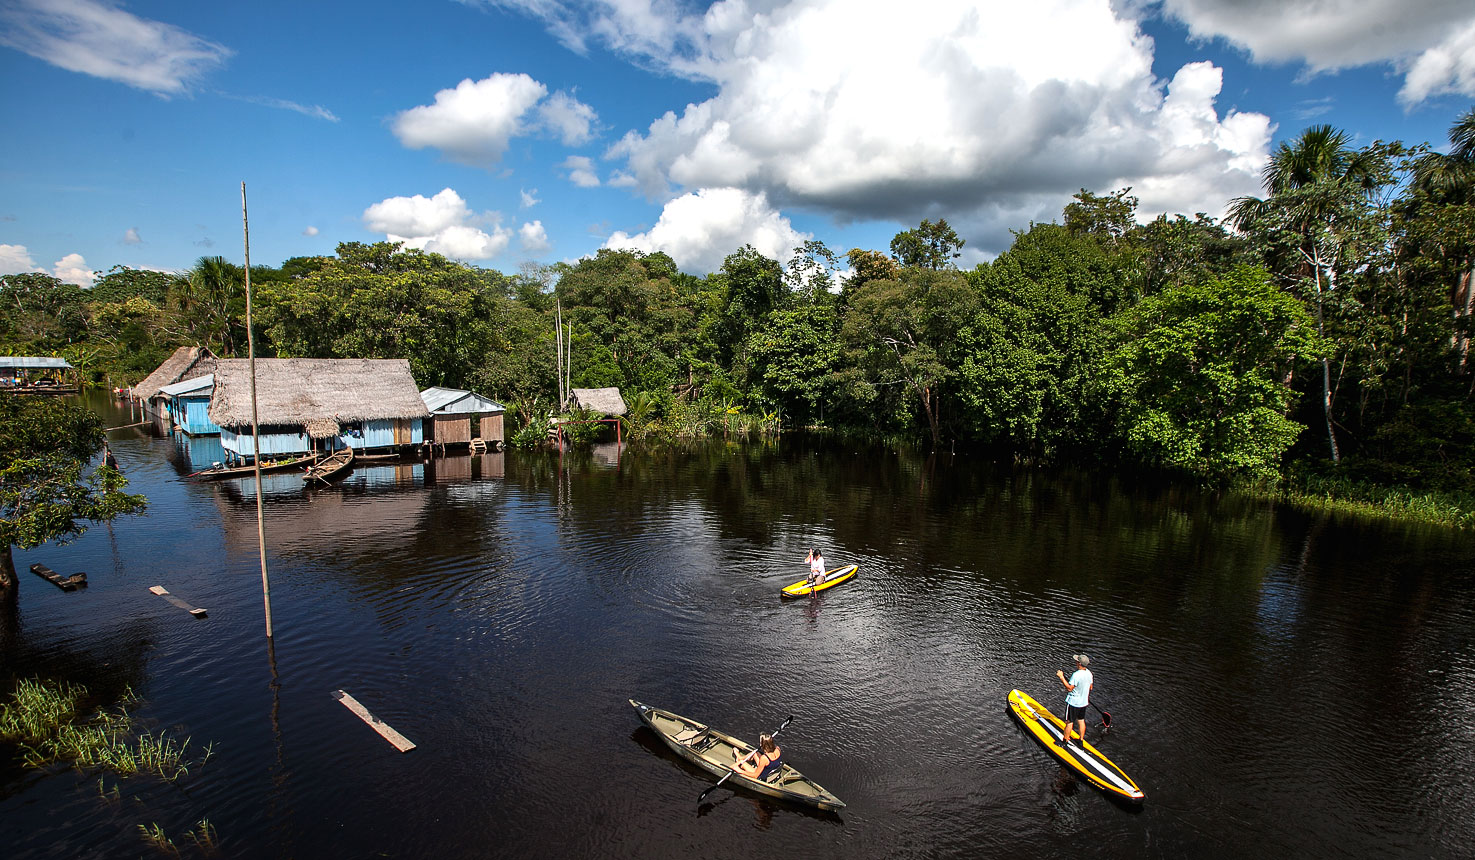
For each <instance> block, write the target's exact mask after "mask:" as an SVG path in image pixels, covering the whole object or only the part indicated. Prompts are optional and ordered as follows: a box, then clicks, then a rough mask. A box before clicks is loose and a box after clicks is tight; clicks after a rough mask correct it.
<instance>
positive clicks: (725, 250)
mask: <svg viewBox="0 0 1475 860" xmlns="http://www.w3.org/2000/svg"><path fill="white" fill-rule="evenodd" d="M812 238H814V237H813V235H811V234H809V233H801V232H799V231H797V230H795V229H794V228H793V226H792V225H790V223H789V219H788V218H785V217H784V216H782V215H781V214H779V213H778V212H776V211H775V210H774V209H773V208H772V207H770V206H769V205H768V201H767V200H766V199H765V198H764V196H763V195H762V194H752V193H749V192H747V191H744V190H742V189H739V188H703V189H700V190H698V191H696V192H693V193H690V194H683V195H681V196H680V197H677V198H675V199H673V200H671V201H670V202H668V203H667V204H666V205H665V208H664V209H663V210H662V211H661V217H660V220H658V221H657V222H656V224H655V226H654V227H651V228H650V229H649V230H647V231H646V232H644V233H637V234H636V235H634V236H631V235H629V234H628V233H625V232H623V231H620V232H616V233H614V234H613V235H611V236H610V237H609V239H608V240H607V241H605V243H604V247H606V248H614V249H624V248H633V249H635V250H637V251H645V252H647V253H650V252H652V251H664V252H666V253H667V254H670V255H671V259H673V260H675V261H676V264H677V265H678V266H680V267H681V268H682V269H683V270H690V271H695V272H713V271H716V270H717V269H718V268H721V266H722V260H723V258H725V257H726V256H727V255H728V254H730V253H732V252H733V251H736V250H737V249H738V248H740V247H742V246H743V245H745V244H747V245H752V246H753V247H754V249H756V250H757V251H758V252H759V253H761V254H763V255H764V256H766V257H768V258H770V259H774V260H787V259H788V258H789V257H790V255H791V254H792V253H793V251H794V248H796V247H798V246H800V245H803V244H804V243H805V242H806V241H808V240H809V239H812Z"/></svg>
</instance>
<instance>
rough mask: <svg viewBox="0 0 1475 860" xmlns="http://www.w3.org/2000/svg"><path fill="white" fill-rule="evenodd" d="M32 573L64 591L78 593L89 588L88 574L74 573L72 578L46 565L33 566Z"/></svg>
mask: <svg viewBox="0 0 1475 860" xmlns="http://www.w3.org/2000/svg"><path fill="white" fill-rule="evenodd" d="M31 573H34V574H36V575H37V576H39V577H41V578H42V579H44V580H46V581H47V582H49V583H51V584H52V585H54V586H56V587H57V588H60V589H61V590H62V591H76V590H77V589H79V588H86V587H87V574H85V573H74V574H72V575H71V576H62V575H61V574H59V573H57V572H56V571H54V570H52V569H51V568H49V567H47V566H46V565H44V564H33V565H31Z"/></svg>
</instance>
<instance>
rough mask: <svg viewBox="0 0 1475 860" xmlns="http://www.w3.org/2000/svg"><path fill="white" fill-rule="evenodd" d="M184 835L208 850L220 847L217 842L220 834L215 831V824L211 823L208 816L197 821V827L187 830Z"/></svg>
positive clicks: (202, 848) (199, 846)
mask: <svg viewBox="0 0 1475 860" xmlns="http://www.w3.org/2000/svg"><path fill="white" fill-rule="evenodd" d="M184 837H185V838H186V839H188V840H189V841H191V842H193V843H195V847H197V848H200V849H201V850H203V851H206V852H214V851H216V850H217V849H218V848H219V846H218V845H217V844H216V840H217V839H218V838H219V835H218V834H217V833H216V831H215V825H213V824H211V823H210V819H208V818H201V819H200V820H199V821H198V822H196V823H195V829H194V830H190V831H188V832H186V833H185V834H184Z"/></svg>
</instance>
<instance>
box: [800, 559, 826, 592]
mask: <svg viewBox="0 0 1475 860" xmlns="http://www.w3.org/2000/svg"><path fill="white" fill-rule="evenodd" d="M804 561H805V562H807V563H808V564H809V576H808V577H806V579H805V582H807V583H809V587H810V588H813V587H815V586H816V585H819V584H820V583H822V582H824V581H825V557H824V556H822V555H820V554H819V550H817V549H811V550H810V551H809V555H806V556H804Z"/></svg>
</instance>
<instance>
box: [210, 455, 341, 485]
mask: <svg viewBox="0 0 1475 860" xmlns="http://www.w3.org/2000/svg"><path fill="white" fill-rule="evenodd" d="M314 459H315V458H314V457H313V456H312V455H311V454H308V455H306V456H303V457H294V458H292V459H290V460H273V461H269V462H266V463H262V464H261V474H263V475H266V474H269V473H271V472H286V471H289V470H291V469H306V468H307V467H308V466H309V465H311V464H312V461H313V460H314ZM254 474H256V467H255V466H220V465H216V466H211V467H210V468H208V469H201V470H200V471H198V472H190V473H189V474H188V475H185V477H186V478H190V479H192V480H196V481H219V480H224V479H225V478H249V477H250V476H252V475H254Z"/></svg>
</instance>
